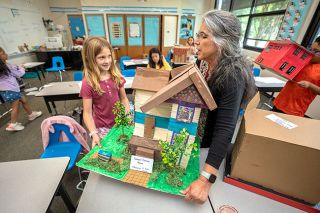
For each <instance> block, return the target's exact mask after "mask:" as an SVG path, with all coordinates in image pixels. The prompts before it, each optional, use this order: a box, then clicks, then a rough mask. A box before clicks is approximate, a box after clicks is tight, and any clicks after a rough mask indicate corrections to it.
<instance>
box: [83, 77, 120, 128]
mask: <svg viewBox="0 0 320 213" xmlns="http://www.w3.org/2000/svg"><path fill="white" fill-rule="evenodd" d="M125 82H126V81H125V79H124V78H122V79H121V85H120V88H122V87H123V86H124V84H125ZM100 87H101V89H102V90H103V91H105V92H104V93H103V94H102V95H99V94H98V93H97V92H96V91H94V90H93V88H92V87H91V86H90V85H89V83H88V82H87V80H86V79H83V80H82V87H81V90H80V97H82V98H83V99H92V105H93V106H92V110H93V120H94V123H95V125H96V128H101V127H106V128H112V127H113V125H114V124H115V122H114V119H115V115H114V114H113V112H112V108H113V106H114V104H115V103H116V102H117V101H118V100H119V99H120V98H119V88H117V85H116V84H115V82H114V81H113V80H112V79H108V80H104V81H100Z"/></svg>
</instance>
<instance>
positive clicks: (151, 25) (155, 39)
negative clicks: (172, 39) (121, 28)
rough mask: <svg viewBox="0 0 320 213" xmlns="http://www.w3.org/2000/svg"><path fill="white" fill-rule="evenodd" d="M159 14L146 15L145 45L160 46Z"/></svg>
mask: <svg viewBox="0 0 320 213" xmlns="http://www.w3.org/2000/svg"><path fill="white" fill-rule="evenodd" d="M159 24H160V17H159V16H145V18H144V31H145V32H144V36H145V38H144V39H145V42H144V45H145V46H159V30H160V29H159V28H160V25H159Z"/></svg>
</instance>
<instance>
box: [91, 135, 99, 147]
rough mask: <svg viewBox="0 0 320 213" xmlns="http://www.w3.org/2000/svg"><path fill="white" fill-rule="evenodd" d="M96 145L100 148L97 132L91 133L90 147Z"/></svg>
mask: <svg viewBox="0 0 320 213" xmlns="http://www.w3.org/2000/svg"><path fill="white" fill-rule="evenodd" d="M96 145H98V147H99V148H101V144H100V137H99V136H98V134H97V133H95V134H93V135H92V149H93V148H94V147H95V146H96Z"/></svg>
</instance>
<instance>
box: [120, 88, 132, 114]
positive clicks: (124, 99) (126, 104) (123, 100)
mask: <svg viewBox="0 0 320 213" xmlns="http://www.w3.org/2000/svg"><path fill="white" fill-rule="evenodd" d="M119 95H120V101H121V103H122V104H123V105H124V107H125V109H126V114H128V113H129V112H130V106H129V100H128V98H127V94H126V91H125V89H124V86H122V87H120V89H119Z"/></svg>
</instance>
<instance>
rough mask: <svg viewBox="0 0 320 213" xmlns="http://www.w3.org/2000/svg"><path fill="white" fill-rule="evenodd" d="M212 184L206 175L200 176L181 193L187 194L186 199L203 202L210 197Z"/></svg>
mask: <svg viewBox="0 0 320 213" xmlns="http://www.w3.org/2000/svg"><path fill="white" fill-rule="evenodd" d="M211 186H212V183H210V182H209V181H208V180H207V179H206V178H205V177H202V176H200V177H199V178H198V179H197V180H195V181H194V182H192V183H191V184H190V185H189V186H188V187H187V188H186V189H185V190H183V191H181V193H182V194H184V195H185V197H184V198H185V200H187V201H189V202H195V203H199V204H203V203H204V202H206V200H207V199H208V195H209V191H210V188H211Z"/></svg>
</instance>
